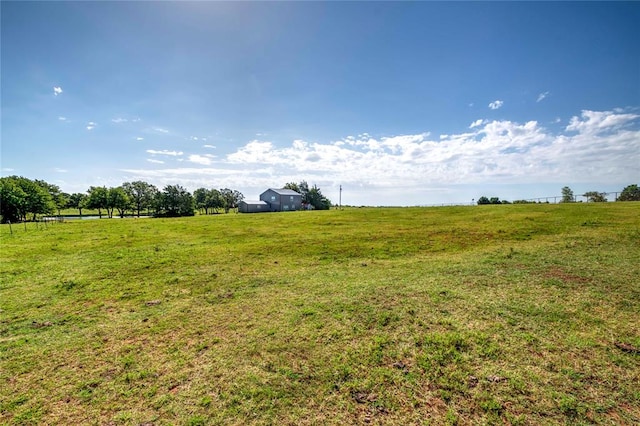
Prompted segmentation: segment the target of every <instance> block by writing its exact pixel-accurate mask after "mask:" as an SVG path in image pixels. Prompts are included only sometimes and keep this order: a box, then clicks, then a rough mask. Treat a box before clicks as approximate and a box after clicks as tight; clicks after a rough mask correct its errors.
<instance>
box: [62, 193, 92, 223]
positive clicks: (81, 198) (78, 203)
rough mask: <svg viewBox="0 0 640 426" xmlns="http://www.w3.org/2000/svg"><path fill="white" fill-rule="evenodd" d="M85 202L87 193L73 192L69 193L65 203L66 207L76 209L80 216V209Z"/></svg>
mask: <svg viewBox="0 0 640 426" xmlns="http://www.w3.org/2000/svg"><path fill="white" fill-rule="evenodd" d="M86 202H87V194H82V193H80V192H76V193H73V194H71V195H69V202H68V203H67V207H69V208H72V209H78V214H79V215H80V217H82V209H83V208H84V206H85V203H86Z"/></svg>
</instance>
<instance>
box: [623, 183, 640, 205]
mask: <svg viewBox="0 0 640 426" xmlns="http://www.w3.org/2000/svg"><path fill="white" fill-rule="evenodd" d="M618 201H640V188H638V185H635V184H634V185H629V186H625V187H624V189H623V190H622V192H621V193H620V196H619V197H618Z"/></svg>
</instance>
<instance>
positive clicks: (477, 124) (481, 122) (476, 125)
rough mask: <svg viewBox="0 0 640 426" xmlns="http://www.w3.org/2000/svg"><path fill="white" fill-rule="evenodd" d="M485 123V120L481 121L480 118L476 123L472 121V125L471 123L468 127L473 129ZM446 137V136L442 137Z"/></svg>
mask: <svg viewBox="0 0 640 426" xmlns="http://www.w3.org/2000/svg"><path fill="white" fill-rule="evenodd" d="M486 122H487V120H483V119H481V118H479V119H477V120H476V121H474V122H473V123H471V124H470V125H469V128H470V129H473V128H474V127H478V126H482V125H483V124H485V123H486ZM444 136H446V135H444Z"/></svg>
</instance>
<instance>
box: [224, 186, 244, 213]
mask: <svg viewBox="0 0 640 426" xmlns="http://www.w3.org/2000/svg"><path fill="white" fill-rule="evenodd" d="M220 197H221V199H222V207H223V208H224V212H225V213H229V210H231V209H235V208H237V207H238V203H239V202H240V201H242V200H244V195H242V193H241V192H240V191H235V190H231V189H229V188H224V189H221V190H220Z"/></svg>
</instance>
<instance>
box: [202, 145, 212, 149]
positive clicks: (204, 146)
mask: <svg viewBox="0 0 640 426" xmlns="http://www.w3.org/2000/svg"><path fill="white" fill-rule="evenodd" d="M202 147H203V148H210V149H215V145H202Z"/></svg>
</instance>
